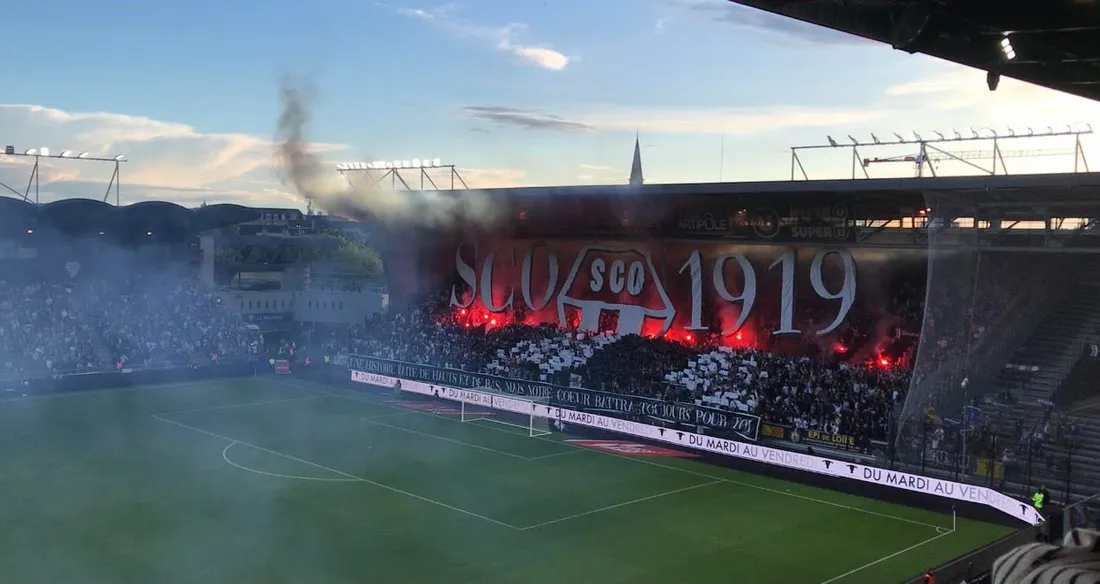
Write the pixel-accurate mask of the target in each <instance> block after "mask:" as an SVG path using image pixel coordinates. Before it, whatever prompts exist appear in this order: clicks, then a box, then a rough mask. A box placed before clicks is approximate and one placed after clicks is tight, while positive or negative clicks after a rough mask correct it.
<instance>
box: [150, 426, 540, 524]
mask: <svg viewBox="0 0 1100 584" xmlns="http://www.w3.org/2000/svg"><path fill="white" fill-rule="evenodd" d="M150 417H152V418H153V419H154V420H159V421H161V422H164V423H166V424H172V425H173V426H179V427H180V428H184V429H187V430H191V431H193V432H198V433H200V434H205V435H207V436H210V437H213V438H217V439H219V440H225V441H227V442H236V443H237V444H240V445H241V446H247V447H249V448H254V449H256V450H259V451H260V452H266V453H268V454H272V455H275V456H281V457H283V458H285V459H287V460H293V461H294V462H300V463H302V464H305V465H308V466H312V467H314V468H319V469H321V470H327V471H328V472H331V473H333V474H338V475H340V476H343V477H347V478H349V479H355V480H357V481H360V482H364V483H367V484H368V485H373V486H375V487H378V488H380V489H384V490H387V491H390V492H391V493H397V494H398V495H404V496H406V497H410V498H413V499H416V500H418V501H423V502H425V503H430V504H432V505H435V506H437V507H442V508H444V509H450V510H451V511H454V512H456V513H461V514H463V515H467V516H469V517H473V518H476V519H480V520H482V521H487V522H489V523H493V524H495V525H499V526H501V527H506V528H508V529H512V530H515V531H519V530H520V528H519V527H516V526H515V525H510V524H508V523H504V522H503V521H497V520H496V519H493V518H491V517H486V516H484V515H480V514H478V513H474V512H473V511H467V510H465V509H462V508H460V507H455V506H454V505H448V504H446V503H443V502H441V501H436V500H435V499H429V498H428V497H424V496H421V495H417V494H415V493H410V492H408V491H403V490H401V489H398V488H397V487H391V486H389V485H387V484H383V483H379V482H375V481H372V480H370V479H365V478H363V477H360V476H355V475H353V474H350V473H346V472H344V471H342V470H336V469H334V468H330V467H327V466H324V465H321V464H317V463H316V462H311V461H308V460H306V459H304V458H298V457H297V456H292V455H290V454H284V453H282V452H277V451H275V450H271V449H269V448H264V447H263V446H256V445H255V444H250V443H248V442H245V441H243V440H237V439H236V438H230V437H228V436H223V435H221V434H217V433H214V432H211V431H210V430H204V429H202V428H198V427H195V426H191V425H188V424H184V423H183V422H177V421H175V420H169V419H168V418H162V417H160V416H157V415H156V414H151V416H150Z"/></svg>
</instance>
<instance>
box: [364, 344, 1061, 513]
mask: <svg viewBox="0 0 1100 584" xmlns="http://www.w3.org/2000/svg"><path fill="white" fill-rule="evenodd" d="M351 362H356V363H358V364H365V363H368V362H367V361H362V360H359V361H357V360H356V359H354V358H353V359H352V361H351ZM391 363H392V362H391ZM412 367H418V366H412ZM403 371H407V370H404V369H403ZM350 375H351V380H352V381H354V382H358V383H366V384H370V385H375V386H379V387H384V388H391V387H393V385H394V384H395V383H397V382H398V381H400V382H401V387H402V391H408V392H410V393H416V394H421V395H427V396H433V397H437V398H440V399H446V400H450V401H458V402H467V403H478V404H481V405H486V406H489V407H492V408H494V409H499V410H502V411H511V412H515V413H519V414H525V415H535V416H539V417H544V418H547V419H549V420H552V421H554V422H556V423H558V424H564V425H566V426H567V425H569V424H576V425H580V426H587V427H590V428H597V429H601V430H607V431H611V432H618V433H621V434H626V435H630V436H635V437H638V438H644V439H647V440H653V441H658V442H664V443H667V444H672V445H675V446H678V447H682V448H687V449H694V450H702V451H706V452H711V453H714V454H719V455H723V456H732V457H736V458H741V459H744V460H751V461H755V462H759V463H762V464H770V465H776V466H782V467H785V468H790V469H795V470H801V471H806V472H812V473H817V474H821V475H827V476H832V477H838V478H845V479H850V480H856V481H861V482H866V483H872V484H876V485H881V486H885V487H891V488H896V489H904V490H907V491H913V492H918V493H923V494H927V495H932V496H936V497H942V498H946V499H952V500H955V501H964V502H968V503H976V504H981V505H986V506H988V507H992V508H994V509H997V510H999V511H1001V512H1003V513H1005V514H1007V515H1010V516H1012V517H1015V518H1016V519H1019V520H1021V521H1024V522H1027V523H1029V524H1031V525H1038V524H1039V523H1042V517H1040V515H1039V513H1038V512H1037V511H1036V510H1035V508H1034V507H1032V506H1031V505H1028V504H1026V503H1023V502H1021V501H1017V500H1016V499H1013V498H1012V497H1009V496H1008V495H1005V494H1003V493H1000V492H998V491H995V490H993V489H989V488H986V487H980V486H974V485H967V484H963V483H956V482H954V481H949V480H945V479H938V478H934V477H926V476H921V475H914V474H910V473H906V472H900V471H893V470H888V469H883V468H878V467H873V466H867V465H863V464H855V463H848V462H842V461H838V460H833V459H829V458H823V457H820V456H815V455H811V454H802V453H798V452H789V451H786V450H779V449H775V448H769V447H766V446H761V445H758V444H747V443H744V442H738V441H736V440H729V439H726V438H720V437H717V436H704V435H701V434H696V433H694V432H687V431H682V430H673V429H668V428H661V427H657V426H651V425H648V424H643V423H639V422H635V421H632V420H624V419H621V418H612V417H607V416H601V415H598V414H593V413H590V412H579V411H576V410H571V409H566V408H563V407H560V406H556V405H542V404H535V403H532V402H529V401H524V400H518V399H511V398H508V397H507V396H500V395H496V394H490V393H484V392H479V391H476V390H470V389H460V388H454V387H446V386H442V385H436V384H433V383H429V382H424V381H416V380H413V379H406V378H398V377H396V376H394V375H386V374H384V373H379V372H365V371H360V370H356V368H355V367H352V370H351V371H350Z"/></svg>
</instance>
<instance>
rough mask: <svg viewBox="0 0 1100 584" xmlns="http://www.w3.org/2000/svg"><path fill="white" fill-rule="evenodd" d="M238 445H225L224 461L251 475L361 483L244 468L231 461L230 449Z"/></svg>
mask: <svg viewBox="0 0 1100 584" xmlns="http://www.w3.org/2000/svg"><path fill="white" fill-rule="evenodd" d="M237 444H240V442H230V443H229V444H226V445H225V449H224V450H222V460H224V461H226V462H227V463H229V465H230V466H233V467H235V468H239V469H241V470H243V471H248V472H250V473H255V474H258V475H264V476H269V477H276V478H280V479H296V480H299V481H318V482H325V483H357V482H359V479H349V478H346V477H339V478H336V477H327V478H326V477H302V476H297V475H288V474H280V473H277V472H267V471H266V470H259V469H255V468H249V467H247V466H244V465H242V464H237V463H236V462H233V461H232V460H229V449H230V448H233V447H234V446H236V445H237Z"/></svg>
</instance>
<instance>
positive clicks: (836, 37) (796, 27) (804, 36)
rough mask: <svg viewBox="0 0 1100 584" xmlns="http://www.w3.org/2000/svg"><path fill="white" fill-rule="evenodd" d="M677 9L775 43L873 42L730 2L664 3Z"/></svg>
mask: <svg viewBox="0 0 1100 584" xmlns="http://www.w3.org/2000/svg"><path fill="white" fill-rule="evenodd" d="M664 1H665V3H666V4H669V5H671V6H673V7H675V8H677V9H680V10H683V11H687V12H690V13H694V14H696V15H699V16H702V17H704V18H707V19H709V20H713V21H716V22H722V23H726V24H730V25H733V26H736V27H739V28H744V29H747V30H752V31H757V32H760V33H761V34H762V35H763V36H765V37H770V38H771V39H772V40H775V41H779V42H784V43H790V42H795V43H798V44H803V45H806V44H809V45H859V44H867V43H869V42H870V41H867V40H866V39H863V38H861V37H857V36H855V35H850V34H846V33H842V32H837V31H835V30H831V29H828V28H825V27H822V26H817V25H813V24H808V23H805V22H802V21H800V20H795V19H793V18H788V17H785V16H779V15H776V14H772V13H770V12H766V11H764V10H760V9H757V8H750V7H748V6H742V5H740V4H738V3H737V2H731V1H730V0H664Z"/></svg>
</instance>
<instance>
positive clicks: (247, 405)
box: [157, 395, 331, 416]
mask: <svg viewBox="0 0 1100 584" xmlns="http://www.w3.org/2000/svg"><path fill="white" fill-rule="evenodd" d="M329 397H331V396H325V395H308V396H305V397H292V398H287V399H272V400H267V401H258V402H250V403H244V404H226V405H221V406H209V407H205V408H191V409H187V410H176V411H174V412H158V413H157V415H158V416H174V415H176V414H193V413H195V412H213V411H216V410H231V409H234V408H253V407H259V406H270V405H275V404H290V403H295V402H303V401H315V400H319V399H327V398H329Z"/></svg>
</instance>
